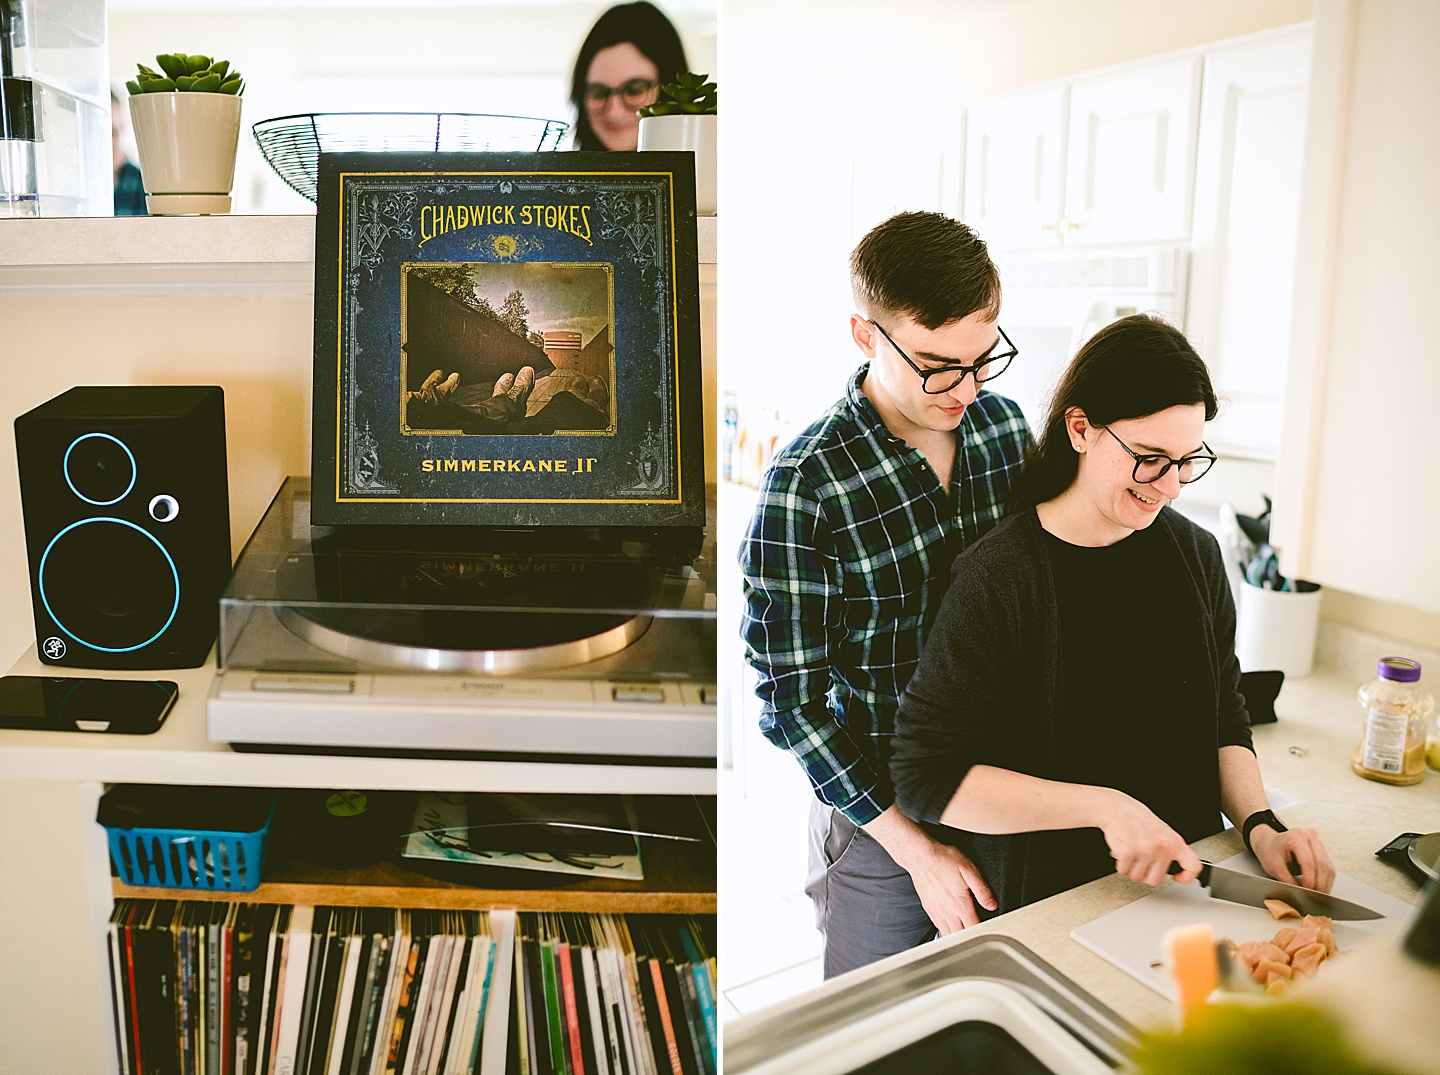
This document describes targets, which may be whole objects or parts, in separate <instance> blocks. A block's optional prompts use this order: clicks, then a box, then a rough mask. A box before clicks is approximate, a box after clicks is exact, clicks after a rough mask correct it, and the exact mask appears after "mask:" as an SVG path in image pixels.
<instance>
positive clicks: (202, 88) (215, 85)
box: [190, 72, 220, 93]
mask: <svg viewBox="0 0 1440 1075" xmlns="http://www.w3.org/2000/svg"><path fill="white" fill-rule="evenodd" d="M190 89H191V90H193V91H194V92H195V93H219V92H220V76H219V75H217V74H215V73H214V72H211V73H210V74H208V75H202V76H201V77H199V78H197V79H196V80H195V82H194V83H193V84H192V85H191V87H190Z"/></svg>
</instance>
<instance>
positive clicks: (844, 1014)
mask: <svg viewBox="0 0 1440 1075" xmlns="http://www.w3.org/2000/svg"><path fill="white" fill-rule="evenodd" d="M961 1028H964V1031H965V1032H964V1034H958V1032H959V1031H960V1029H961ZM1137 1033H1138V1032H1137V1031H1136V1029H1135V1027H1134V1026H1132V1025H1131V1024H1130V1023H1128V1022H1127V1021H1126V1020H1124V1019H1123V1018H1121V1017H1120V1016H1119V1015H1118V1014H1116V1013H1115V1012H1114V1011H1112V1010H1111V1009H1110V1008H1108V1007H1106V1006H1105V1005H1104V1004H1101V1003H1100V1002H1099V1001H1098V1000H1096V999H1095V998H1094V997H1092V996H1091V995H1090V994H1089V993H1087V992H1086V991H1085V990H1083V989H1082V988H1080V986H1078V985H1076V984H1075V983H1074V982H1073V981H1071V980H1070V979H1069V978H1067V977H1066V976H1065V975H1063V974H1061V973H1060V972H1059V971H1058V970H1056V969H1055V968H1054V967H1052V966H1051V965H1050V964H1049V963H1047V962H1045V960H1043V959H1041V958H1040V957H1039V956H1037V955H1036V954H1035V953H1034V952H1032V951H1031V950H1030V949H1029V948H1026V947H1025V945H1023V944H1021V943H1020V942H1019V941H1017V940H1014V939H1013V938H1011V937H1004V936H995V935H990V936H985V937H978V938H976V939H975V940H973V941H967V942H963V943H961V944H958V945H956V946H955V947H953V948H947V949H945V950H944V951H940V952H936V953H934V954H933V955H930V956H926V957H923V958H921V959H918V960H916V961H915V962H914V963H911V964H908V965H907V966H904V967H901V968H899V969H897V970H894V971H891V972H890V973H888V974H883V975H880V976H879V977H875V978H871V979H867V980H866V981H862V982H857V983H855V984H854V985H853V986H850V987H849V988H846V989H843V990H840V991H838V992H835V993H831V994H827V995H825V996H823V997H817V998H815V999H814V1000H811V1001H809V1002H802V1003H801V1004H799V1005H798V1006H792V1007H788V1008H787V1009H786V1010H785V1011H784V1012H782V1013H779V1014H775V1015H767V1014H765V1013H763V1012H762V1013H759V1014H757V1015H754V1016H749V1017H747V1018H744V1019H739V1020H735V1021H734V1022H731V1023H727V1024H726V1025H725V1034H724V1039H725V1056H724V1060H725V1063H724V1070H725V1072H726V1075H774V1073H782V1072H783V1073H785V1075H842V1073H847V1072H860V1071H864V1072H866V1073H867V1075H869V1073H870V1072H875V1073H876V1075H878V1073H880V1072H883V1071H888V1070H895V1071H900V1070H911V1071H919V1070H925V1071H930V1070H936V1071H938V1070H940V1068H939V1067H938V1066H936V1061H935V1059H934V1058H935V1057H937V1056H939V1055H941V1052H942V1050H943V1051H944V1055H946V1056H947V1057H951V1058H955V1059H951V1060H949V1061H947V1067H948V1068H949V1069H950V1070H955V1071H965V1070H983V1071H984V1073H985V1075H1007V1073H1009V1072H1017V1073H1018V1072H1053V1073H1054V1075H1072V1073H1073V1075H1082V1073H1084V1075H1092V1073H1097V1072H1111V1071H1118V1072H1128V1071H1131V1070H1132V1067H1131V1065H1130V1063H1129V1061H1128V1059H1127V1057H1128V1055H1129V1054H1130V1051H1131V1050H1132V1049H1133V1047H1134V1045H1135V1043H1136V1040H1137ZM947 1036H948V1039H947ZM917 1050H925V1051H926V1052H924V1053H922V1052H917ZM922 1056H925V1057H927V1058H928V1059H922ZM966 1057H973V1058H975V1059H974V1063H975V1064H976V1066H975V1067H973V1068H970V1067H967V1066H966V1061H965V1058H966ZM981 1065H983V1066H981Z"/></svg>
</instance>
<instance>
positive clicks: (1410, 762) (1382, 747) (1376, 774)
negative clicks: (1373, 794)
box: [1350, 657, 1435, 785]
mask: <svg viewBox="0 0 1440 1075" xmlns="http://www.w3.org/2000/svg"><path fill="white" fill-rule="evenodd" d="M1419 683H1420V662H1419V661H1412V660H1411V659H1410V658H1408V657H1381V658H1380V663H1379V665H1378V666H1377V667H1376V677H1375V679H1373V680H1371V681H1370V682H1369V683H1367V684H1365V686H1363V687H1361V688H1360V695H1359V697H1360V706H1361V708H1362V709H1364V710H1365V725H1364V731H1363V733H1362V734H1361V737H1360V742H1359V744H1358V745H1357V746H1356V747H1355V752H1354V753H1353V754H1352V755H1351V756H1350V768H1352V769H1353V770H1355V772H1356V773H1358V774H1359V775H1360V776H1363V777H1365V778H1366V779H1367V780H1378V781H1380V782H1381V783H1382V784H1400V785H1407V784H1418V783H1420V781H1421V780H1422V779H1424V777H1425V762H1426V733H1427V731H1428V730H1429V727H1430V714H1431V713H1432V712H1433V711H1434V709H1435V699H1434V698H1433V697H1432V696H1431V695H1430V692H1429V691H1427V690H1425V688H1423V687H1421V686H1420V685H1419Z"/></svg>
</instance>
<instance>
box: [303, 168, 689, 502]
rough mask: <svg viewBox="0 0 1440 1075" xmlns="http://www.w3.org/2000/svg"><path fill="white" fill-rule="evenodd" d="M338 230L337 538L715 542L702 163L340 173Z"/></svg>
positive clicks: (322, 488)
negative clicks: (641, 535) (359, 532)
mask: <svg viewBox="0 0 1440 1075" xmlns="http://www.w3.org/2000/svg"><path fill="white" fill-rule="evenodd" d="M318 208H319V215H318V218H317V224H316V228H317V230H316V244H315V247H316V249H315V311H316V316H315V421H314V444H313V456H312V458H313V469H314V483H313V505H312V517H313V519H314V521H315V522H316V523H318V524H321V525H340V524H346V523H382V524H383V523H395V524H408V523H436V524H457V523H458V524H480V525H502V526H514V525H520V526H531V525H556V524H559V525H575V526H604V525H629V526H634V525H641V526H666V525H684V526H698V525H702V524H703V523H704V460H703V435H704V433H703V424H704V423H703V417H702V414H701V404H700V342H699V340H700V335H699V313H698V286H699V285H698V267H697V264H696V233H695V196H694V166H693V158H692V156H691V155H690V154H672V153H616V154H611V153H521V154H497V153H479V154H469V153H437V154H399V153H342V154H323V155H322V156H321V158H320V178H319V195H318Z"/></svg>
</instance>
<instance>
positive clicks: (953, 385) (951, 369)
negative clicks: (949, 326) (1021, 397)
mask: <svg viewBox="0 0 1440 1075" xmlns="http://www.w3.org/2000/svg"><path fill="white" fill-rule="evenodd" d="M870 324H872V325H874V326H875V328H876V329H878V330H879V332H880V335H882V336H884V337H885V339H886V341H887V342H888V343H889V344H890V346H891V347H893V348H895V353H896V354H897V355H899V356H900V357H901V358H903V359H904V360H905V364H906V365H907V366H909V367H910V368H911V369H912V370H914V371H915V372H916V373H918V374H919V375H920V391H922V392H924V393H925V394H926V395H927V396H943V395H944V394H945V393H946V392H953V391H955V389H957V388H959V387H960V385H961V384H963V383H964V381H965V378H966V377H972V376H973V377H974V378H975V384H976V385H977V386H979V385H982V384H989V383H990V382H991V381H993V380H994V379H995V378H996V377H999V376H1000V374H1001V373H1004V372H1005V371H1006V370H1007V369H1009V368H1010V363H1011V362H1013V361H1014V359H1015V356H1016V355H1018V354H1019V353H1020V348H1018V347H1016V346H1015V344H1014V343H1013V342H1012V341H1011V339H1010V337H1009V336H1007V335H1005V330H1004V329H1003V328H1001V327H1000V326H999V325H996V326H995V331H996V332H998V333H999V334H1000V336H999V338H998V339H997V340H996V341H995V343H994V344H992V345H991V347H990V350H989V351H987V352H985V354H984V355H982V356H981V359H980V361H979V362H975V363H972V364H971V365H968V366H967V365H966V364H965V363H963V362H955V363H952V364H947V365H944V366H936V367H935V368H934V369H929V370H927V369H921V368H920V367H919V366H917V365H916V364H915V361H914V359H912V358H911V357H910V356H909V355H907V354H906V353H905V352H904V351H903V350H902V349H901V347H900V345H899V344H898V343H896V342H895V341H894V340H893V339H892V338H891V336H890V333H888V332H886V331H885V329H884V328H883V327H881V325H880V322H879V321H874V320H872V321H871V322H870ZM1000 340H1004V341H1005V346H1006V347H1008V348H1010V350H1008V351H1002V352H1001V353H1000V354H998V355H997V354H994V353H993V352H994V350H995V348H996V347H999V346H1000ZM995 362H1004V365H1003V366H1001V367H1000V370H999V372H998V373H992V374H991V375H990V376H989V377H986V378H985V379H984V380H983V381H982V380H981V379H980V376H979V372H980V370H983V369H984V368H985V367H986V366H989V365H991V364H992V363H995ZM942 373H958V374H959V375H960V376H959V377H956V378H955V380H953V381H951V382H950V383H949V384H948V385H946V386H945V387H944V388H936V389H931V387H930V378H931V377H936V376H939V375H940V374H942Z"/></svg>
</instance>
